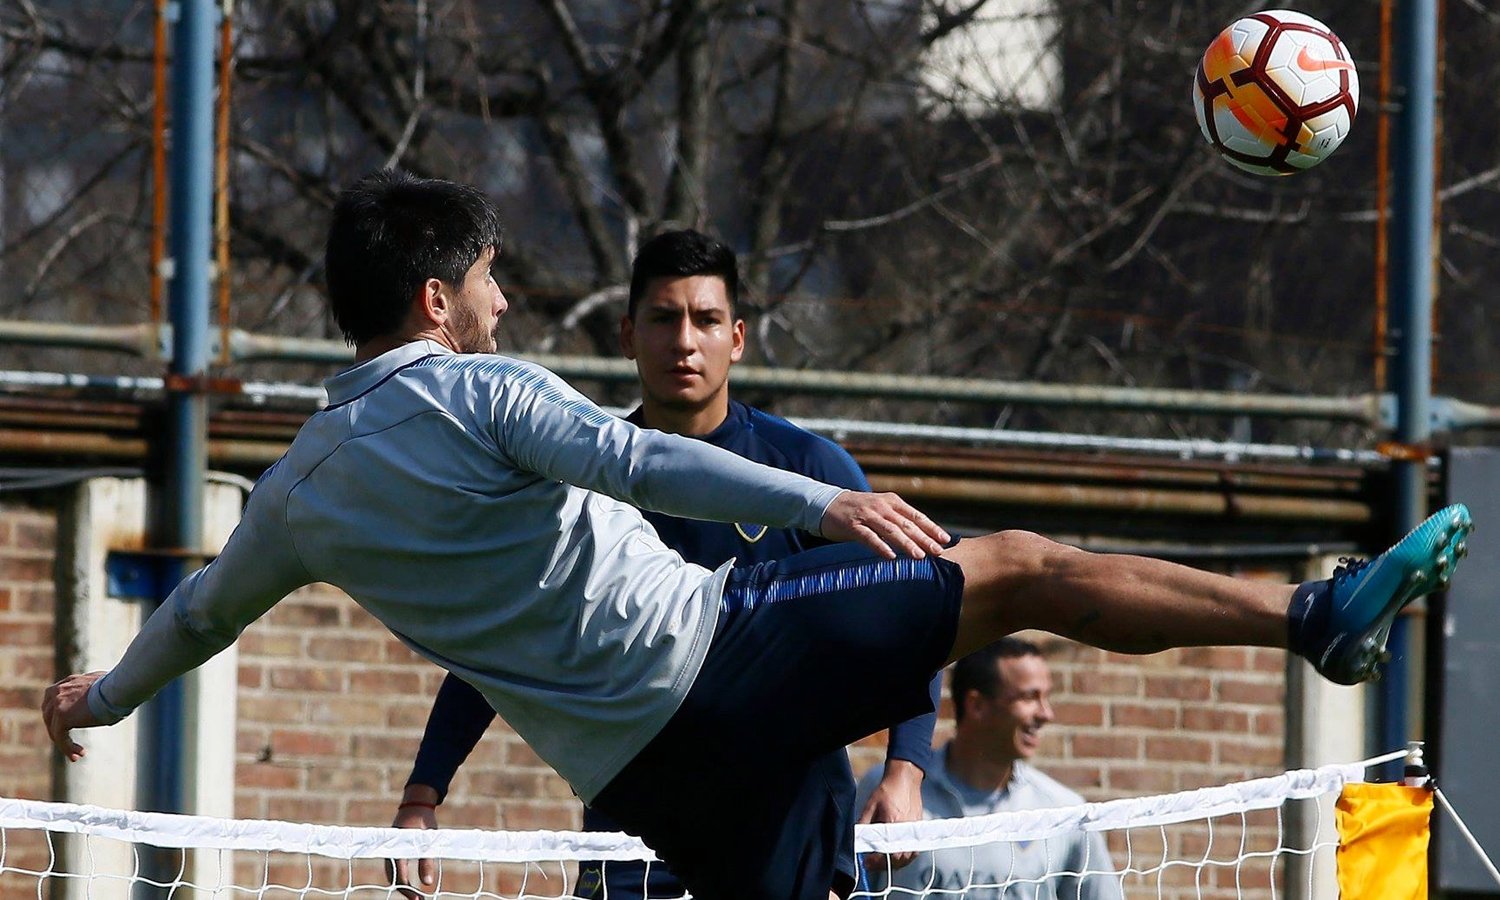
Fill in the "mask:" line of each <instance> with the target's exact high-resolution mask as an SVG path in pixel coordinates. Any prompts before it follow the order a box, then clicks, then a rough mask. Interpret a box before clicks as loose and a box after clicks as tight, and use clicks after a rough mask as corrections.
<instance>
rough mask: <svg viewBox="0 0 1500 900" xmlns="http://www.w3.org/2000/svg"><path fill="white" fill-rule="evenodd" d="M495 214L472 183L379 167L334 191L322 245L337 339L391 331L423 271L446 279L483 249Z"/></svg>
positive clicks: (493, 230)
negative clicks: (336, 195)
mask: <svg viewBox="0 0 1500 900" xmlns="http://www.w3.org/2000/svg"><path fill="white" fill-rule="evenodd" d="M500 236H501V230H500V214H499V213H498V212H497V211H496V210H495V207H494V204H492V203H491V202H490V200H489V198H488V197H486V196H485V195H484V192H482V191H480V190H479V189H478V188H473V187H470V186H468V185H463V184H456V183H454V182H451V181H443V180H441V179H437V178H418V177H416V176H415V175H410V174H407V173H406V172H403V171H401V170H399V169H382V170H380V171H378V172H372V173H370V174H369V175H366V176H364V177H363V178H361V179H359V180H358V181H356V182H355V183H354V184H353V185H351V186H350V187H348V188H347V189H345V190H344V192H343V193H341V194H339V198H338V202H337V203H335V204H334V207H333V221H332V223H331V224H330V225H329V227H328V244H327V247H326V248H325V250H324V257H323V259H324V266H325V277H326V278H327V280H328V303H329V307H330V309H331V310H332V311H333V319H334V321H335V322H337V323H338V326H339V329H340V330H341V331H343V333H344V340H346V341H348V342H349V343H350V344H360V343H362V342H364V341H367V340H370V339H371V338H376V337H380V336H382V335H387V334H391V333H393V332H395V331H396V330H397V329H399V328H400V327H401V323H402V322H403V321H405V319H406V316H407V313H408V312H409V311H410V309H411V302H412V297H413V296H414V295H415V294H416V292H417V290H418V289H420V288H421V286H422V283H423V282H424V281H426V280H427V279H429V278H437V279H439V280H441V281H443V282H445V283H447V284H450V285H455V286H456V285H460V284H462V283H463V280H464V275H465V274H466V273H467V272H468V271H469V268H470V267H471V266H473V265H474V261H475V260H477V259H479V255H480V254H481V253H483V252H484V251H485V249H486V248H489V247H493V248H495V251H496V252H497V253H498V252H499V250H500Z"/></svg>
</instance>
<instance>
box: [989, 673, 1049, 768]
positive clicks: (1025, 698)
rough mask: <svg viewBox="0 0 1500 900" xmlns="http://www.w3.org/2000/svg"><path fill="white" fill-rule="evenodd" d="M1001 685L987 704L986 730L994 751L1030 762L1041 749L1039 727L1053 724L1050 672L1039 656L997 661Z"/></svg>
mask: <svg viewBox="0 0 1500 900" xmlns="http://www.w3.org/2000/svg"><path fill="white" fill-rule="evenodd" d="M996 665H998V666H999V667H1000V679H1001V686H1000V690H999V693H998V695H997V696H995V697H993V698H990V700H989V702H988V703H987V704H986V705H987V706H988V709H987V710H986V714H987V716H988V717H989V718H988V721H987V723H986V724H987V725H988V728H987V731H988V734H989V735H990V738H991V741H992V747H993V748H994V752H995V753H996V754H999V755H1001V756H1004V757H1007V758H1009V759H1011V760H1017V759H1030V758H1031V757H1032V756H1034V755H1036V751H1037V748H1038V747H1039V746H1041V732H1042V727H1043V726H1045V725H1046V724H1047V723H1048V722H1051V721H1052V673H1051V672H1050V671H1049V670H1048V668H1047V661H1046V660H1044V659H1042V658H1041V657H1040V656H1031V655H1027V656H1017V657H1013V658H1010V659H1001V660H998V661H997V662H996Z"/></svg>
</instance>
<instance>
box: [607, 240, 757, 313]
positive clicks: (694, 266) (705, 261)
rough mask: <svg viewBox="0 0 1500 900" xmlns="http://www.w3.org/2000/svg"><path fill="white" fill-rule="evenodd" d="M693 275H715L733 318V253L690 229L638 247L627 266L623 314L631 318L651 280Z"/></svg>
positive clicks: (736, 290) (736, 292)
mask: <svg viewBox="0 0 1500 900" xmlns="http://www.w3.org/2000/svg"><path fill="white" fill-rule="evenodd" d="M693 275H715V276H718V278H719V279H720V280H721V281H723V282H724V295H725V296H726V297H728V298H729V316H730V318H734V315H735V308H736V307H737V306H738V305H739V299H740V267H739V262H738V261H737V260H736V259H735V256H734V251H733V250H731V249H729V246H728V245H727V244H725V243H724V242H723V241H719V240H715V239H714V238H711V237H709V236H708V235H706V234H704V233H703V232H701V231H694V230H692V229H691V228H684V229H681V230H679V231H664V232H662V233H661V234H658V235H657V236H656V237H654V238H652V239H651V240H649V241H647V242H646V243H644V244H642V245H641V249H640V250H639V251H637V252H636V254H635V261H634V262H633V263H631V265H630V304H629V306H627V307H626V310H625V314H626V315H628V316H629V317H630V318H632V319H634V318H635V311H636V308H637V307H638V306H639V305H640V302H641V297H642V296H644V295H645V293H646V286H647V285H649V284H650V283H651V279H653V278H687V277H690V276H693Z"/></svg>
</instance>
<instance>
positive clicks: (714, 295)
mask: <svg viewBox="0 0 1500 900" xmlns="http://www.w3.org/2000/svg"><path fill="white" fill-rule="evenodd" d="M620 346H621V348H622V349H623V350H624V351H625V356H626V358H627V359H633V360H635V367H636V371H637V372H638V373H639V375H640V379H641V391H642V392H643V393H644V394H645V395H646V396H647V397H648V398H650V399H651V400H652V401H654V402H656V403H659V404H661V405H663V406H666V407H669V408H673V409H683V410H699V409H703V408H704V407H706V406H708V405H709V404H711V403H713V402H714V401H716V400H717V399H718V398H720V397H722V396H724V395H726V394H727V392H728V390H729V367H730V365H732V364H733V363H735V362H738V361H739V358H740V356H741V355H743V353H744V352H745V323H744V322H743V321H742V320H740V319H736V318H734V316H733V315H732V314H731V313H730V311H729V295H728V293H727V292H726V290H725V287H724V280H723V279H722V278H719V277H718V276H716V275H689V276H686V277H682V278H654V279H652V280H651V281H650V282H649V283H648V284H647V285H646V291H645V293H644V295H643V296H642V297H641V299H640V301H639V303H638V304H637V306H636V311H635V318H634V319H631V318H630V317H626V318H625V319H623V320H621V322H620Z"/></svg>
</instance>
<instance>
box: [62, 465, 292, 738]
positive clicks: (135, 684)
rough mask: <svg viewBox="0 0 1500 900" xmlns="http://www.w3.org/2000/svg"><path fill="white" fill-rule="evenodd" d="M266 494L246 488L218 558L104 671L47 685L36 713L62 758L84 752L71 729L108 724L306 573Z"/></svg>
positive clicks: (206, 654)
mask: <svg viewBox="0 0 1500 900" xmlns="http://www.w3.org/2000/svg"><path fill="white" fill-rule="evenodd" d="M275 505H276V501H275V500H274V499H266V498H265V497H262V499H261V502H259V503H257V493H256V492H252V493H251V497H250V503H249V504H248V505H247V506H246V509H245V516H244V518H243V519H242V520H241V522H240V524H239V526H238V527H236V528H235V530H234V533H233V534H231V535H230V537H229V541H228V543H227V544H226V545H225V546H224V550H223V552H222V553H220V554H219V557H218V558H217V559H215V560H214V561H213V562H211V563H209V564H208V565H207V566H205V567H204V568H202V569H199V570H198V571H196V572H194V573H193V574H191V575H189V576H188V577H187V578H184V579H183V580H182V583H181V584H179V585H177V587H176V589H175V590H173V591H172V593H171V595H170V596H168V597H167V599H166V600H165V601H163V602H162V604H161V606H159V607H158V608H157V609H156V611H155V612H154V613H152V614H151V617H150V618H149V619H147V620H146V623H145V624H144V625H142V626H141V630H140V632H139V633H138V634H136V636H135V639H134V640H132V641H131V642H130V646H129V647H127V648H126V649H125V654H124V656H122V657H121V658H120V661H119V663H117V664H116V665H115V667H114V668H113V669H112V670H110V671H109V672H108V673H107V674H104V673H98V672H95V673H91V674H89V675H70V676H68V677H67V678H64V679H63V680H61V681H59V682H58V683H57V684H54V685H53V686H52V687H50V688H48V689H47V692H46V694H45V696H44V697H43V700H42V719H43V721H44V722H45V723H46V726H47V734H48V736H49V737H51V739H52V743H53V744H55V745H56V746H57V749H58V750H60V751H61V752H62V753H63V754H64V755H65V756H66V757H67V758H68V760H69V761H76V760H78V759H80V758H81V757H82V756H83V754H84V749H83V747H82V746H80V745H79V744H77V743H76V742H75V741H73V739H72V736H71V734H70V732H71V731H72V729H74V728H89V727H92V726H95V725H113V724H114V723H115V722H118V721H120V720H121V719H123V718H125V717H126V716H128V715H129V714H130V713H131V712H132V711H133V710H134V709H135V708H136V707H138V706H140V705H141V704H142V703H145V702H146V701H147V700H149V699H151V697H152V696H154V695H155V694H156V692H157V691H159V690H161V688H162V687H163V686H165V685H166V684H167V682H169V681H171V680H172V679H174V678H176V677H177V676H179V675H182V674H183V673H185V672H189V671H191V670H193V669H195V668H197V667H198V666H200V665H202V664H203V663H204V662H206V661H208V660H209V659H210V658H211V657H213V656H214V655H215V654H216V653H218V652H219V651H220V650H223V649H224V648H225V647H228V646H229V645H230V644H232V643H234V640H235V639H236V638H237V637H239V635H240V632H241V631H243V630H244V629H245V626H247V625H249V624H250V623H251V622H253V621H255V620H256V619H258V618H259V617H260V616H261V615H262V614H263V613H265V611H266V610H268V609H270V608H271V607H272V606H273V605H275V604H276V603H277V602H278V601H279V600H281V598H282V597H285V596H286V595H287V594H289V593H291V592H292V591H293V590H295V589H297V588H299V587H301V586H302V585H304V584H307V583H308V582H309V581H310V580H311V579H310V578H309V577H308V576H307V573H306V571H305V570H304V569H303V568H302V565H301V562H300V561H299V560H298V559H297V556H296V554H295V553H294V552H293V551H292V549H291V544H290V538H289V537H288V536H287V534H286V531H285V529H284V527H282V525H281V522H282V520H283V519H284V517H280V518H279V517H278V516H277V515H276V510H275V509H274V508H273V507H275Z"/></svg>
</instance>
